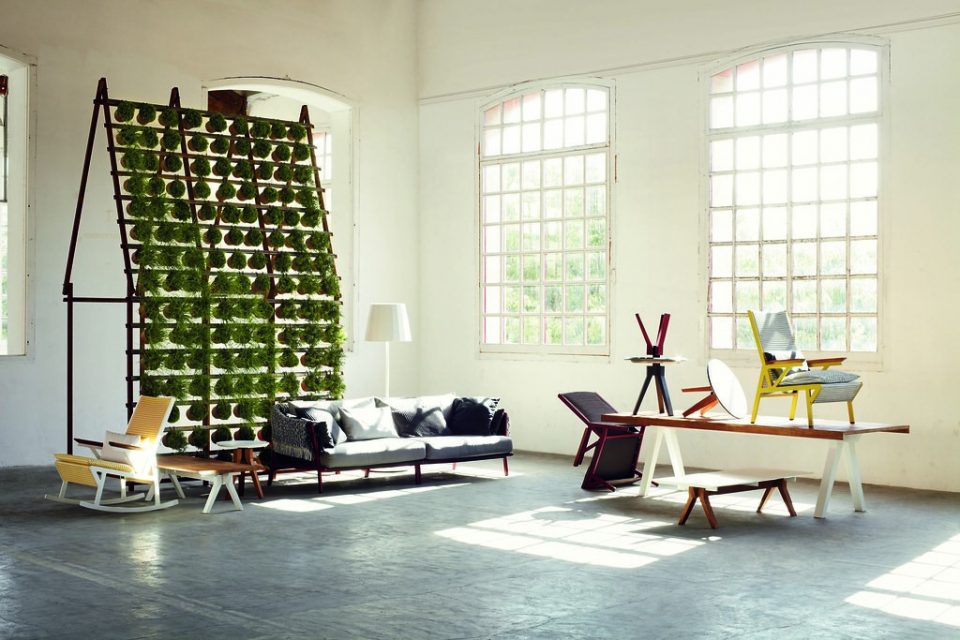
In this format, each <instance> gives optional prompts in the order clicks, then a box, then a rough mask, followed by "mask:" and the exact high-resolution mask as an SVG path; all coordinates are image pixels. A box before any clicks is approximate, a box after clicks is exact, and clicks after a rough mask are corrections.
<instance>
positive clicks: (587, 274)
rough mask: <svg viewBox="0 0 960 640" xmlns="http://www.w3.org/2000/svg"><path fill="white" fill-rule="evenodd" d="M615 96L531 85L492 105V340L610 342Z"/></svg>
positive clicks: (595, 346) (523, 345) (488, 188)
mask: <svg viewBox="0 0 960 640" xmlns="http://www.w3.org/2000/svg"><path fill="white" fill-rule="evenodd" d="M610 96H611V88H610V87H609V86H608V85H606V84H599V83H597V84H593V83H586V84H584V83H578V84H560V85H551V86H537V87H526V88H524V89H521V90H519V91H514V92H512V93H510V94H509V95H507V96H500V97H498V98H497V99H496V100H495V101H494V102H492V103H488V104H486V105H485V106H484V107H483V108H482V109H481V114H480V118H481V120H480V167H479V168H480V230H481V232H480V255H481V264H480V301H481V308H480V312H481V322H480V347H481V350H482V351H513V352H535V353H584V354H604V353H608V352H609V347H608V344H609V338H608V307H609V275H608V273H609V260H610V252H609V202H610V198H609V195H610V189H609V184H610V173H611V171H610V167H611V158H612V154H611V144H610V130H611V127H610V111H611V109H610V104H611V99H610Z"/></svg>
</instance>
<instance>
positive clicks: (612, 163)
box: [474, 78, 617, 359]
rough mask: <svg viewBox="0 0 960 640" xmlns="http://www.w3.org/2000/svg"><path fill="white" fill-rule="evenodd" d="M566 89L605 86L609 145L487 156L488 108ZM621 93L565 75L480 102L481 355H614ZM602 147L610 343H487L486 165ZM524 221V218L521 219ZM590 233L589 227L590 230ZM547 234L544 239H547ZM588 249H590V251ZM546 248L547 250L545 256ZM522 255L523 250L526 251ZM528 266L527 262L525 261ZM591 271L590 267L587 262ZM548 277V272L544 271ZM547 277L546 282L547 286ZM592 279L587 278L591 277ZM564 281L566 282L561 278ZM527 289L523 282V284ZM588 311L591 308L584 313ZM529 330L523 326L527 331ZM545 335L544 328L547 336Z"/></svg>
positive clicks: (603, 82) (478, 238)
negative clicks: (618, 96) (485, 120)
mask: <svg viewBox="0 0 960 640" xmlns="http://www.w3.org/2000/svg"><path fill="white" fill-rule="evenodd" d="M566 88H584V89H590V88H600V89H603V90H605V91H606V92H607V135H608V138H607V144H606V145H602V146H601V145H597V144H584V145H580V146H577V147H562V148H559V149H550V150H542V151H538V152H520V153H515V154H509V155H506V154H504V155H497V156H493V157H491V158H489V159H487V158H484V156H483V154H482V149H483V135H484V123H483V118H484V112H485V111H486V110H487V109H489V108H490V107H493V106H495V105H497V104H499V103H502V102H504V101H505V100H507V99H509V98H511V97H514V96H516V97H520V96H522V95H523V94H525V93H530V92H531V91H537V90H539V91H549V90H552V89H566ZM615 112H616V91H615V85H614V82H613V81H611V80H606V79H601V78H565V79H563V80H554V81H536V82H529V83H524V84H521V85H514V86H512V87H510V88H509V89H506V90H504V91H501V92H499V93H497V94H495V95H493V96H491V97H489V98H488V99H485V100H484V101H483V102H482V103H479V104H478V106H477V111H476V113H477V121H476V136H475V141H476V147H475V149H476V154H477V164H476V165H475V166H476V170H475V176H474V179H475V185H474V188H475V193H474V196H475V197H474V225H475V238H476V242H475V245H474V246H475V248H476V254H475V259H474V264H475V265H476V272H475V280H474V281H475V282H476V283H477V297H476V301H477V307H476V311H475V313H474V318H475V319H476V320H475V321H476V326H475V333H474V335H476V336H477V350H478V354H479V355H480V356H481V357H492V358H508V359H510V358H520V359H531V358H532V359H536V358H539V357H546V358H555V357H558V356H560V357H574V358H579V357H587V358H594V357H602V358H609V356H610V353H611V349H612V346H611V343H612V336H611V318H612V317H613V313H614V291H613V285H614V282H615V280H616V273H615V267H614V264H615V262H614V255H613V241H612V238H613V225H614V218H615V211H616V203H615V193H614V189H613V186H614V184H615V183H616V157H617V156H616V136H615V132H616V117H615ZM599 149H605V150H606V154H607V158H606V166H605V177H606V181H605V201H606V238H605V241H604V244H603V249H602V250H603V251H605V252H606V282H605V283H604V284H605V286H606V310H605V314H604V319H603V331H604V336H605V342H604V343H603V344H602V345H587V344H586V338H585V339H584V344H583V345H570V346H567V345H555V344H545V343H544V342H542V341H541V343H540V344H536V345H531V344H503V343H500V344H487V343H485V342H484V339H483V337H484V331H485V327H484V320H485V308H484V265H483V260H484V256H485V254H484V247H483V243H484V238H483V233H484V222H483V202H482V199H483V195H484V194H483V184H482V172H483V166H484V165H486V164H494V163H499V162H503V161H510V160H516V161H518V162H523V161H524V160H533V159H545V158H554V157H561V158H562V157H564V156H568V155H577V154H578V153H586V154H589V153H590V152H591V151H594V152H596V151H597V150H599ZM558 220H559V221H562V220H563V218H559V219H558ZM518 223H520V224H522V220H521V221H518ZM585 235H586V231H585ZM542 237H543V236H542V234H541V239H542ZM584 251H585V249H584ZM559 252H560V253H566V250H560V251H559ZM542 253H543V249H541V255H542ZM519 255H522V252H521V254H519ZM521 269H522V265H521ZM585 269H586V265H585ZM541 277H542V272H541ZM542 282H543V281H542V280H541V284H542ZM585 282H586V281H585ZM561 284H562V281H561ZM518 285H519V286H521V287H522V283H518ZM584 313H586V312H584ZM539 315H540V317H541V318H542V317H544V312H543V311H542V310H541V311H540V312H539ZM566 315H567V314H566V313H562V314H561V316H560V317H561V318H563V317H566ZM522 331H523V328H522V326H521V332H522ZM584 333H585V334H586V327H584ZM542 337H543V334H542V332H541V339H542Z"/></svg>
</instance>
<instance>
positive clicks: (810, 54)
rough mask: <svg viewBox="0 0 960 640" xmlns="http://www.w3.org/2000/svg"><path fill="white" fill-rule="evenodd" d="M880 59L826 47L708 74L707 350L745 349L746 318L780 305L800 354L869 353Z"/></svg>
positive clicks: (873, 336) (873, 318)
mask: <svg viewBox="0 0 960 640" xmlns="http://www.w3.org/2000/svg"><path fill="white" fill-rule="evenodd" d="M877 61H878V54H877V51H876V50H873V49H858V48H843V47H836V46H831V47H823V48H813V49H796V50H793V51H788V52H785V53H775V54H771V55H768V56H766V57H764V58H761V59H758V60H753V61H749V62H745V63H742V64H738V65H736V66H734V67H731V68H729V69H725V70H723V71H721V72H719V73H717V74H714V75H713V77H712V79H711V85H710V91H711V98H710V113H709V118H710V134H709V135H708V144H709V145H710V149H709V154H708V158H709V163H710V167H709V175H710V189H709V193H708V198H709V209H708V211H709V217H710V219H709V222H708V228H709V243H710V255H709V271H710V285H709V293H708V300H709V302H708V315H709V317H710V336H711V338H710V343H711V347H713V348H721V349H724V348H750V349H752V348H754V341H753V337H752V333H751V332H750V329H749V323H748V321H747V316H746V311H747V310H749V309H763V310H773V309H776V308H785V309H787V311H788V312H789V313H790V314H791V317H792V319H793V321H794V330H795V333H796V334H797V339H798V344H799V346H800V348H802V349H807V350H811V351H817V350H821V351H876V348H877V290H878V268H877V208H878V206H877V205H878V173H879V168H878V157H879V153H878V146H879V144H878V142H879V141H878V137H879V127H878V122H879V101H878V90H877V87H878V86H879V84H878V83H879V78H878V68H879V65H878V64H877ZM841 81H842V82H841ZM843 83H846V84H843ZM855 83H859V84H855ZM854 89H856V90H857V91H859V92H860V93H857V92H855V91H854ZM781 91H782V92H783V93H782V94H781V93H777V92H781ZM761 92H763V93H766V92H774V93H771V95H770V97H769V99H767V98H766V97H763V98H760V97H758V96H759V94H760V93H761ZM754 94H756V95H754ZM768 111H769V113H768Z"/></svg>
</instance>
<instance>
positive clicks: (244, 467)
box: [157, 455, 259, 474]
mask: <svg viewBox="0 0 960 640" xmlns="http://www.w3.org/2000/svg"><path fill="white" fill-rule="evenodd" d="M157 467H158V468H159V469H163V470H165V471H187V472H190V473H204V472H208V473H212V474H219V473H231V472H236V473H240V472H244V471H256V470H258V469H259V467H257V466H255V465H251V464H239V463H236V462H227V461H225V460H217V459H216V458H198V457H196V456H183V455H164V456H157Z"/></svg>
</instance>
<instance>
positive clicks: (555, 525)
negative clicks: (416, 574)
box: [436, 507, 704, 569]
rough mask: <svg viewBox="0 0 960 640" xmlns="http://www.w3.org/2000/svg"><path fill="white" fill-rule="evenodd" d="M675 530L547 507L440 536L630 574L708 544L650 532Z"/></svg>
mask: <svg viewBox="0 0 960 640" xmlns="http://www.w3.org/2000/svg"><path fill="white" fill-rule="evenodd" d="M669 526H672V523H670V522H664V521H662V520H643V519H639V518H630V517H627V516H619V515H613V514H604V513H599V514H595V513H589V512H585V511H582V510H580V509H577V508H575V507H542V508H540V509H535V510H532V511H523V512H520V513H516V514H512V515H509V516H502V517H498V518H490V519H487V520H479V521H477V522H472V523H470V524H469V525H467V526H465V527H453V528H451V529H444V530H441V531H437V532H436V533H437V535H439V536H441V537H444V538H447V539H450V540H456V541H458V542H463V543H465V544H473V545H478V546H483V547H488V548H492V549H501V550H507V551H516V552H518V553H525V554H528V555H535V556H543V557H549V558H555V559H557V560H564V561H566V562H573V563H577V564H591V565H596V566H603V567H614V568H621V569H631V568H637V567H642V566H644V565H647V564H650V563H652V562H656V561H657V560H658V559H660V558H663V557H668V556H673V555H676V554H679V553H683V552H684V551H688V550H690V549H693V548H695V547H698V546H700V545H702V544H704V542H702V541H700V540H689V539H685V538H675V537H671V536H662V535H656V534H653V533H649V532H648V531H649V530H651V529H657V528H662V527H669Z"/></svg>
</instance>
